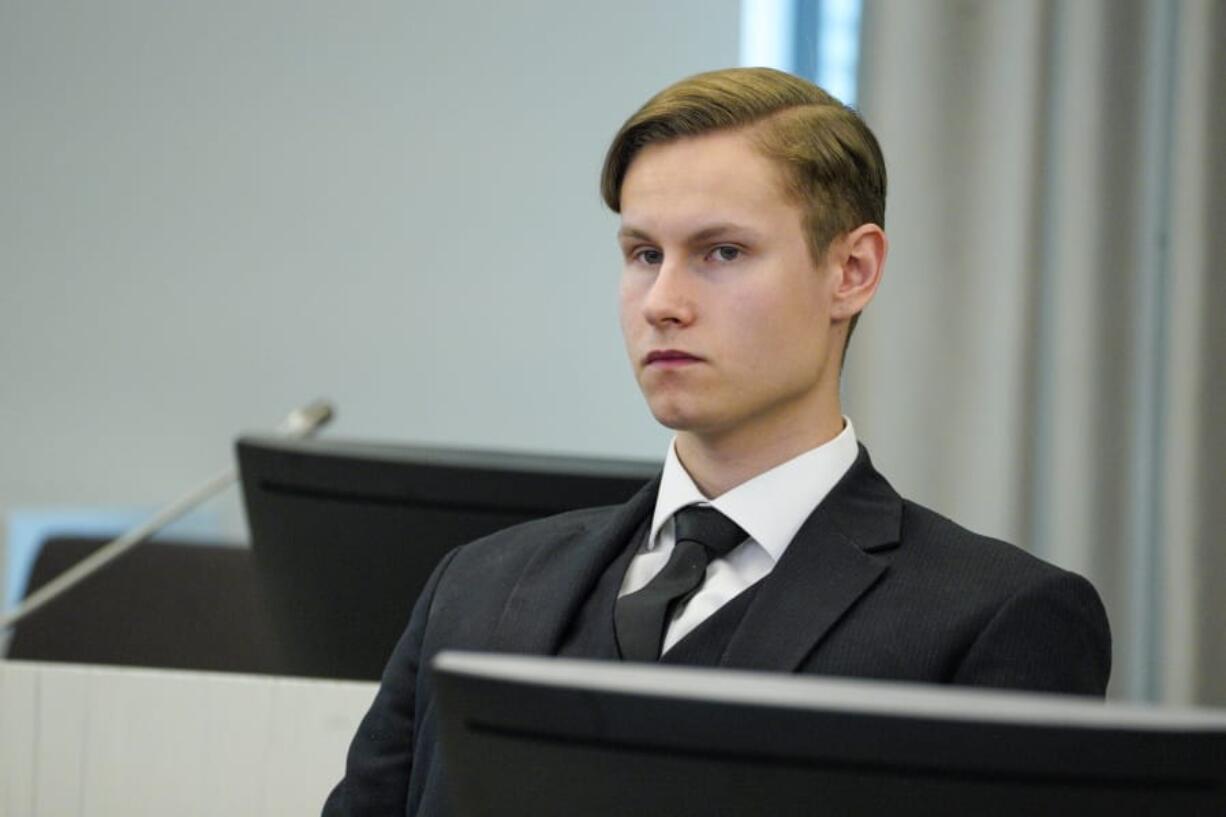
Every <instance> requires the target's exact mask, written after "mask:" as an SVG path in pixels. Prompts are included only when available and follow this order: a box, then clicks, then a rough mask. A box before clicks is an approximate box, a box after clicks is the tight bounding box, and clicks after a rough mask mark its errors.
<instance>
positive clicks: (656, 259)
mask: <svg viewBox="0 0 1226 817" xmlns="http://www.w3.org/2000/svg"><path fill="white" fill-rule="evenodd" d="M634 258H635V260H637V261H641V262H642V263H644V264H650V265H651V266H655V265H656V264H659V263H661V262H662V261H663V260H664V253H662V252H660V251H659V250H654V249H651V248H644V249H641V250H638V251H637V252H635V253H634Z"/></svg>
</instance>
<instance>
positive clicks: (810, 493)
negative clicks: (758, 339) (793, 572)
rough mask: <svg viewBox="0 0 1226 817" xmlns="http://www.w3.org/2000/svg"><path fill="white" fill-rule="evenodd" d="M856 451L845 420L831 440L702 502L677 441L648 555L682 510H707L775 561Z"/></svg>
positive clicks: (663, 477) (668, 460)
mask: <svg viewBox="0 0 1226 817" xmlns="http://www.w3.org/2000/svg"><path fill="white" fill-rule="evenodd" d="M857 454H858V447H857V445H856V432H855V429H854V428H853V427H852V424H851V420H848V419H847V418H846V417H844V418H843V430H842V431H841V432H839V434H838V436H836V437H835V438H834V439H833V440H830V441H829V442H826V443H823V444H822V445H819V446H818V447H817V448H811V449H809V450H808V451H806V452H804V453H803V454H799V455H797V456H795V457H793V458H792V459H790V460H788V461H787V462H783V463H780V464H779V465H776V466H775V467H774V468H771V469H770V470H769V471H764V472H763V473H761V474H758V475H757V476H756V477H753V478H752V479H750V480H748V481H746V482H743V483H741V484H740V485H738V486H736V487H735V488H733V489H732V490H730V491H728V492H727V493H724V494H722V495H720V496H718V497H716V498H715V499H711V500H708V499H707V498H706V497H705V496H703V495H702V491H700V490H698V486H697V485H695V484H694V480H693V479H692V478H691V477H690V475H689V473H688V472H687V471H686V470H685V466H683V465H682V464H681V460H680V459H679V458H678V457H677V441H676V439H675V438H674V439H673V441H672V442H671V443H670V444H669V446H668V455H667V456H666V457H665V460H664V472H663V474H662V475H661V477H660V490H659V493H658V494H657V495H656V508H655V513H654V515H653V516H652V518H651V536H650V537H648V539H647V547H648V549H651V548H654V547H656V546H657V544H658V543H659V535H660V529H661V528H663V527H664V524H665V523H666V522H668V521H669V520H670V519H671V518H672V516H673V514H675V513H676V512H677V511H679V510H681V509H682V508H684V507H686V506H687V505H700V504H701V505H711V506H713V507H715V508H716V509H718V510H719V511H720V512H721V513H723V514H724V515H725V516H727V517H728V518H729V519H731V520H732V521H733V522H736V523H737V524H738V525H740V526H741V527H742V528H743V529H744V530H745V532H746V533H748V534H749V535H750V536H751V537H752V538H753V539H754V540H755V541H756V542H757V543H758V544H760V545H761V546H762V547H763V549H764V550H766V552H767V553H768V554H769V555H770V557H771V558H772V559H773V560H775V561H778V560H779V557H780V556H782V555H783V551H784V550H786V549H787V546H788V543H790V542H791V541H792V538H793V537H794V536H796V532H797V531H798V530H800V526H801V525H803V524H804V522H805V520H806V519H808V518H809V514H811V513H813V509H814V508H816V507H817V506H818V504H819V503H820V502H821V501H822V500H823V499H825V498H826V494H828V493H830V489H831V488H833V487H834V486H835V484H836V483H837V482H838V481H839V480H840V479H842V478H843V475H844V474H845V473H847V470H848V469H849V468H851V466H852V463H854V462H855V461H856V456H857Z"/></svg>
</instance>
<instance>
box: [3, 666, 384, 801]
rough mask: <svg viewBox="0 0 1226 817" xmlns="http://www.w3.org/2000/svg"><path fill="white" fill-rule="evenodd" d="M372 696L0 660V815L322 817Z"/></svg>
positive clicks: (328, 684) (361, 690)
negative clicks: (315, 816)
mask: <svg viewBox="0 0 1226 817" xmlns="http://www.w3.org/2000/svg"><path fill="white" fill-rule="evenodd" d="M375 689H376V685H375V684H373V683H370V684H365V683H362V684H360V683H353V682H338V681H314V680H305V679H291V678H269V677H266V676H256V675H233V674H227V673H210V672H166V671H160V670H136V669H126V668H115V667H83V666H65V665H62V664H60V665H57V664H36V663H25V662H20V661H18V662H11V661H0V817H58V815H69V814H71V815H95V816H96V817H121V815H122V817H137V816H138V815H156V817H165V815H175V817H195V816H196V815H198V816H199V817H215V816H216V815H227V817H239V815H251V816H252V817H255V816H256V815H258V816H259V817H272V815H286V817H289V815H302V814H318V813H319V809H320V808H321V807H322V806H323V802H324V800H325V798H326V797H327V795H328V792H329V791H331V789H332V787H333V786H335V785H336V782H337V781H338V780H340V779H341V776H342V775H343V773H344V770H345V751H346V749H347V748H348V746H349V741H350V740H351V739H352V737H353V733H354V731H355V730H356V729H357V725H358V722H359V721H360V720H361V718H362V716H363V715H364V714H365V712H366V710H367V708H368V707H369V706H370V702H371V700H372V699H373V698H374V695H375Z"/></svg>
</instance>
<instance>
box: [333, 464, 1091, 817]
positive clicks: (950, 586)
mask: <svg viewBox="0 0 1226 817" xmlns="http://www.w3.org/2000/svg"><path fill="white" fill-rule="evenodd" d="M657 487H658V482H652V483H651V484H649V485H647V486H646V487H645V488H644V489H643V490H642V491H640V492H639V493H638V494H637V495H635V496H634V497H633V498H632V499H631V500H630V501H629V502H627V503H626V504H625V505H621V506H616V507H610V508H593V509H590V510H582V511H575V512H572V513H567V514H563V515H561V516H556V517H552V518H550V519H545V520H540V521H537V522H530V523H527V524H524V525H520V526H517V527H514V528H511V529H508V530H506V531H502V532H500V533H497V534H494V535H492V536H489V537H486V538H484V539H480V540H478V541H476V542H473V543H471V544H468V545H465V546H463V547H461V548H459V549H457V550H455V551H453V552H451V553H450V554H448V555H447V556H446V557H445V558H444V559H443V561H442V562H441V563H440V564H439V566H438V568H437V569H436V570H435V572H434V575H433V576H432V577H431V579H430V581H429V583H428V584H427V585H426V588H425V590H423V592H422V594H421V597H420V598H419V599H418V601H417V605H416V607H415V609H414V611H413V615H412V618H411V620H410V622H409V626H408V629H407V630H406V631H405V634H404V636H403V637H402V638H401V640H400V643H399V644H398V645H397V647H396V649H395V651H394V653H393V654H392V657H391V660H390V661H389V662H388V665H387V669H386V671H385V672H384V675H383V681H382V685H381V686H380V689H379V692H378V694H377V696H376V697H375V700H374V703H373V704H372V706H371V709H370V712H369V713H368V714H367V715H366V717H365V719H364V720H363V721H362V724H361V726H360V727H359V728H358V732H357V735H356V736H355V737H354V739H353V743H352V745H351V746H350V749H349V756H348V761H347V768H346V773H345V778H344V779H343V780H342V781H341V783H340V784H339V785H338V786H337V787H336V789H335V790H334V791H333V792H332V795H331V796H330V797H329V799H328V802H327V804H326V805H325V807H324V813H325V815H375V814H378V815H390V814H406V813H407V814H410V815H423V816H424V815H438V814H445V813H447V805H446V792H445V791H444V788H445V783H444V780H443V779H442V774H441V765H440V763H439V758H438V757H437V756H436V752H437V747H436V740H435V737H436V722H435V721H436V717H437V715H436V712H435V702H434V696H433V694H432V686H431V673H430V668H429V662H430V660H431V658H432V657H433V656H434V654H435V653H437V652H438V651H439V650H441V649H444V648H456V649H469V650H486V651H495V652H508V653H535V654H542V655H549V654H553V653H555V652H556V651H557V649H558V646H559V643H560V641H561V639H562V638H563V636H564V634H565V628H566V626H567V625H568V623H570V621H571V619H572V617H573V616H574V614H575V612H576V610H577V609H578V608H579V606H580V605H581V604H582V602H583V601H584V599H585V598H586V597H587V595H588V594H589V593H590V592H591V590H592V588H593V586H594V585H595V583H596V582H597V580H598V579H599V578H600V576H601V574H602V572H603V571H604V570H605V568H606V567H607V566H608V565H609V563H610V562H611V561H612V560H613V559H614V558H616V556H617V554H618V553H619V552H621V550H622V549H623V548H625V547H627V545H628V543H629V539H630V537H631V536H632V535H633V534H634V532H635V531H637V530H638V528H639V526H640V524H641V523H642V522H643V520H644V519H645V518H646V517H647V516H648V515H649V514H651V512H652V509H653V507H654V502H655V496H656V489H657ZM719 666H721V667H726V668H738V669H756V670H770V671H775V672H801V673H812V674H821V675H833V676H847V677H857V678H879V679H893V680H902V681H918V682H932V683H940V684H962V685H973V686H988V687H1004V688H1012V689H1024V690H1042V691H1052V692H1069V693H1081V694H1089V695H1102V694H1103V692H1104V690H1105V688H1106V684H1107V677H1108V675H1109V673H1110V666H1111V636H1110V632H1109V630H1108V625H1107V618H1106V614H1105V612H1104V611H1103V607H1102V604H1101V603H1100V601H1099V598H1098V595H1097V593H1095V591H1094V588H1093V587H1091V586H1090V584H1089V583H1088V582H1087V581H1086V580H1085V579H1083V578H1081V577H1080V576H1077V575H1075V574H1072V573H1068V572H1066V571H1063V570H1060V569H1059V568H1056V567H1053V566H1051V565H1049V564H1046V563H1044V562H1042V561H1040V560H1038V559H1036V558H1034V557H1033V556H1030V555H1029V554H1027V553H1025V552H1024V551H1022V550H1019V549H1018V548H1015V547H1013V546H1011V545H1008V544H1005V543H1004V542H999V541H996V540H992V539H988V538H985V537H982V536H978V535H976V534H973V533H970V532H969V531H967V530H964V529H963V528H961V527H959V526H957V525H956V524H954V523H953V522H951V521H949V520H948V519H945V518H944V517H941V516H939V515H938V514H936V513H933V512H932V511H930V510H927V509H925V508H922V507H920V506H919V505H916V504H914V503H912V502H908V501H906V500H904V499H902V498H901V497H899V496H898V494H897V493H895V491H894V489H893V488H891V487H890V485H889V483H888V482H886V480H885V479H884V478H883V477H882V476H881V475H880V474H879V473H877V471H876V470H875V469H874V468H873V466H872V463H871V462H870V461H869V458H868V452H867V451H865V450H864V449H863V448H861V450H860V455H859V457H858V459H857V460H856V462H855V464H854V465H853V466H852V468H851V469H850V470H849V471H848V473H847V474H846V475H845V476H844V477H843V479H842V480H841V481H840V482H839V484H838V485H837V486H835V488H834V490H833V491H831V493H830V494H829V495H828V496H827V497H826V499H825V500H824V501H823V502H822V503H821V504H820V505H819V506H818V507H817V509H816V510H814V512H813V514H812V515H811V516H810V517H809V518H808V520H807V521H806V522H805V523H804V525H803V526H802V527H801V529H800V531H799V532H798V533H797V534H796V538H795V539H794V540H793V541H792V542H791V544H790V545H789V546H788V549H787V550H786V551H785V553H784V555H783V558H782V559H781V560H780V561H779V563H778V564H777V565H776V566H775V569H774V571H773V572H772V573H771V574H770V575H769V576H768V577H767V578H766V579H764V580H763V582H762V584H761V585H760V587H759V589H758V591H757V594H756V596H755V597H754V598H753V600H752V602H751V603H750V606H749V608H748V610H747V612H746V613H745V616H744V618H743V619H742V621H741V623H740V625H739V627H738V628H737V630H736V632H735V633H734V635H733V636H732V639H731V641H730V642H729V643H728V647H727V649H726V650H725V652H724V654H723V656H722V658H721V659H720V661H719Z"/></svg>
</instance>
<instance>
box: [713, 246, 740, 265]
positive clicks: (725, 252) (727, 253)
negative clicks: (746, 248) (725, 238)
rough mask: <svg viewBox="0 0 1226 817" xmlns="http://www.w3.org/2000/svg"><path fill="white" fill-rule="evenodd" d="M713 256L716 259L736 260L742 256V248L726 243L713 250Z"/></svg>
mask: <svg viewBox="0 0 1226 817" xmlns="http://www.w3.org/2000/svg"><path fill="white" fill-rule="evenodd" d="M711 257H712V258H714V259H715V260H716V261H735V260H737V259H738V258H740V257H741V248H740V247H733V246H729V245H727V244H725V245H723V246H720V247H716V248H715V249H714V250H712V251H711Z"/></svg>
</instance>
